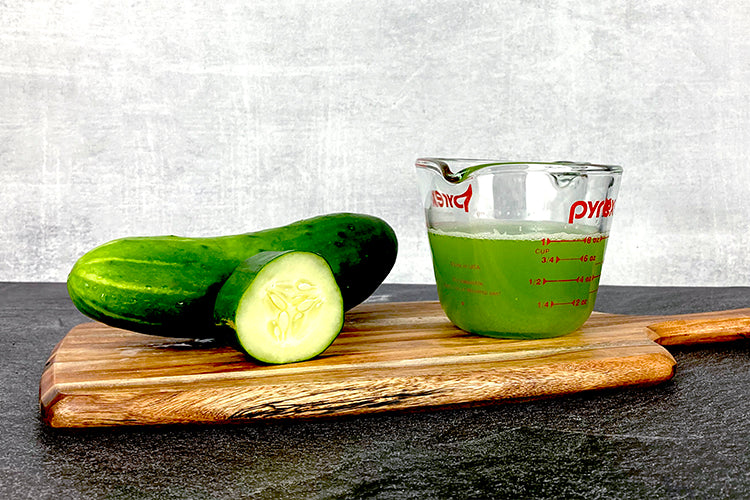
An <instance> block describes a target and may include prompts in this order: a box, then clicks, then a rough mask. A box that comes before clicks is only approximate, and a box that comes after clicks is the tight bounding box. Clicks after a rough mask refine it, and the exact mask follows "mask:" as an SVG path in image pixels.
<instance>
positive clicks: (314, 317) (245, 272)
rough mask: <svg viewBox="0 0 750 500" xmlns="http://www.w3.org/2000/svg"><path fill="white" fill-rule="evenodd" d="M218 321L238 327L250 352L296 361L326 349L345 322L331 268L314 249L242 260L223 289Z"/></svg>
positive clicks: (260, 356) (273, 359)
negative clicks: (314, 252) (312, 250)
mask: <svg viewBox="0 0 750 500" xmlns="http://www.w3.org/2000/svg"><path fill="white" fill-rule="evenodd" d="M214 317H215V321H216V323H217V324H218V325H221V326H228V327H230V328H231V329H232V330H234V331H235V332H236V335H237V341H238V344H239V346H240V347H241V348H242V350H243V351H245V353H247V354H248V355H250V356H252V357H253V358H255V359H257V360H258V361H262V362H264V363H274V364H280V363H295V362H298V361H305V360H308V359H311V358H314V357H315V356H317V355H319V354H320V353H322V352H323V351H325V350H326V349H327V348H328V346H329V345H331V343H332V342H333V341H334V340H335V339H336V337H337V336H338V334H339V332H340V331H341V327H342V326H343V324H344V301H343V299H342V298H341V292H340V290H339V287H338V285H337V284H336V279H335V277H334V276H333V272H332V271H331V268H330V267H329V266H328V263H327V262H326V261H325V259H323V258H322V257H320V256H318V255H315V254H313V253H310V252H297V251H293V250H290V251H287V252H261V253H259V254H256V255H254V256H252V257H250V258H249V259H247V260H246V261H245V262H243V263H242V264H240V265H239V266H238V267H237V268H236V269H235V270H234V272H233V273H232V275H231V276H230V277H229V279H227V281H226V282H225V283H224V285H223V286H222V287H221V290H220V291H219V294H218V297H217V299H216V306H215V309H214Z"/></svg>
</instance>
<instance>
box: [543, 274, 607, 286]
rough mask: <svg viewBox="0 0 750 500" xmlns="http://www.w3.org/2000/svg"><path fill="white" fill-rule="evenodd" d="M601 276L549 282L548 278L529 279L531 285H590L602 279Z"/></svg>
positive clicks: (577, 277)
mask: <svg viewBox="0 0 750 500" xmlns="http://www.w3.org/2000/svg"><path fill="white" fill-rule="evenodd" d="M600 276H601V275H600V274H595V275H593V276H576V277H575V278H569V279H561V280H548V279H547V278H529V285H546V284H547V283H590V282H592V281H594V280H595V279H597V278H598V277H600Z"/></svg>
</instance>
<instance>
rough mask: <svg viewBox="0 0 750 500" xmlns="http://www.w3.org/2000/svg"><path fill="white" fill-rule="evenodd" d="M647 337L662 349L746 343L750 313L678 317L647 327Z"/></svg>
mask: <svg viewBox="0 0 750 500" xmlns="http://www.w3.org/2000/svg"><path fill="white" fill-rule="evenodd" d="M646 333H647V334H648V336H649V337H650V338H651V340H653V341H654V342H656V343H657V344H660V345H663V346H669V345H691V344H707V343H714V342H731V341H734V340H740V339H743V338H744V339H747V338H750V309H735V310H733V311H721V312H714V313H701V314H687V315H684V316H675V318H674V319H670V320H668V321H661V322H659V323H653V324H651V325H649V326H647V327H646Z"/></svg>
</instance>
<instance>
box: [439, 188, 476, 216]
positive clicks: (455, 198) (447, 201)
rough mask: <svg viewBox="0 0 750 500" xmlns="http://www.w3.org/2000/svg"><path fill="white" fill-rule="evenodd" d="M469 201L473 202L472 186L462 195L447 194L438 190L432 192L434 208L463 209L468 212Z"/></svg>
mask: <svg viewBox="0 0 750 500" xmlns="http://www.w3.org/2000/svg"><path fill="white" fill-rule="evenodd" d="M469 201H471V184H469V187H468V188H466V191H464V192H463V193H461V194H445V193H441V192H440V191H437V190H434V191H432V206H433V207H447V208H463V209H464V212H468V211H469Z"/></svg>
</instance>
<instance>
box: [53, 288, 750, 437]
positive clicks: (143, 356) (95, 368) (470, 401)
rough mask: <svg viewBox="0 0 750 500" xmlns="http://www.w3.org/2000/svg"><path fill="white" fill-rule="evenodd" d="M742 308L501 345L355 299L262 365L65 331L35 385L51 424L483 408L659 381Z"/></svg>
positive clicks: (397, 306)
mask: <svg viewBox="0 0 750 500" xmlns="http://www.w3.org/2000/svg"><path fill="white" fill-rule="evenodd" d="M748 331H750V309H743V310H738V311H725V312H717V313H705V314H695V315H683V316H674V317H664V316H638V317H635V316H620V315H611V314H599V313H594V314H593V315H592V316H591V318H590V319H589V321H587V323H586V324H585V325H584V326H583V327H582V328H581V329H580V330H579V331H577V332H574V333H572V334H570V335H567V336H564V337H559V338H556V339H546V340H533V341H529V340H522V341H516V340H498V339H491V338H485V337H479V336H475V335H471V334H468V333H466V332H463V331H461V330H459V329H457V328H455V327H454V326H453V325H451V324H450V322H449V321H448V319H447V318H446V317H445V315H444V314H443V312H442V310H441V309H440V305H439V304H438V303H437V302H405V303H385V304H364V305H361V306H359V307H357V308H355V309H354V310H352V311H351V312H350V313H348V314H347V318H346V323H345V325H344V329H343V331H342V333H341V334H340V335H339V337H338V338H337V340H336V341H335V342H334V344H333V345H332V346H331V347H330V348H329V349H328V350H327V351H326V352H325V353H323V355H321V356H319V357H318V358H315V359H313V360H310V361H306V362H303V363H295V364H289V365H280V366H268V365H259V364H257V363H254V362H253V361H251V360H249V359H247V358H246V357H245V356H244V355H243V354H241V353H240V352H238V351H236V350H234V349H232V348H230V347H227V346H222V345H219V344H216V343H213V342H211V341H195V340H191V339H174V338H165V337H156V336H148V335H142V334H138V333H133V332H129V331H125V330H119V329H115V328H111V327H108V326H105V325H102V324H100V323H84V324H81V325H78V326H77V327H75V328H73V329H72V330H71V331H70V332H69V333H68V334H67V335H66V336H65V338H63V340H62V341H61V342H60V343H59V344H58V345H57V346H56V347H55V348H54V350H53V352H52V354H51V355H50V358H49V360H48V362H47V365H46V367H45V370H44V373H43V375H42V378H41V381H40V404H41V410H42V416H43V420H44V421H45V422H46V423H47V424H48V425H50V426H52V427H102V426H120V425H164V424H187V423H192V424H195V423H199V424H200V423H203V424H215V423H234V422H248V421H256V420H264V419H279V418H312V417H323V416H329V417H333V416H344V415H358V414H364V413H373V412H383V411H409V410H417V409H426V408H441V407H451V406H457V405H479V404H493V403H498V402H503V401H518V400H527V399H533V398H543V397H550V396H560V395H564V394H571V393H576V392H581V391H589V390H599V389H605V388H613V387H622V386H638V385H649V384H657V383H660V382H663V381H665V380H668V379H669V378H671V377H672V376H673V374H674V369H675V360H674V358H673V357H672V356H671V354H669V352H668V351H667V350H666V349H664V348H663V347H662V346H660V345H658V343H662V344H665V345H674V344H678V343H696V342H715V341H726V340H733V339H737V338H744V337H747V335H748Z"/></svg>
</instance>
